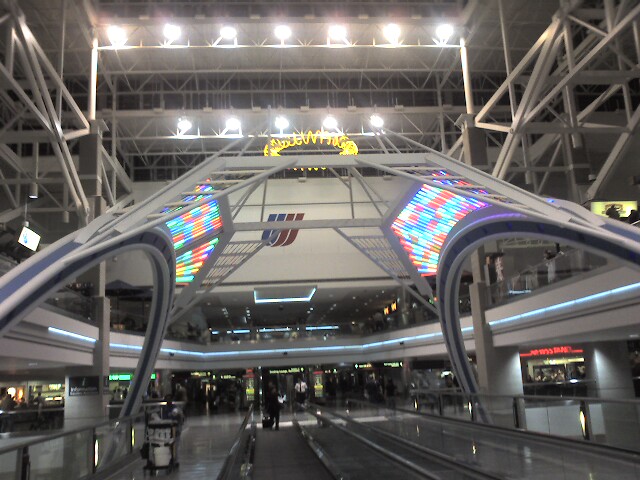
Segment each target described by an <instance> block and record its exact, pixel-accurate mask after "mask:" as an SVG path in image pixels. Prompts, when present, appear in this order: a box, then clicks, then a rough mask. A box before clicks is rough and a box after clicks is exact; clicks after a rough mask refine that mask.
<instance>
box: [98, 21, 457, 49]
mask: <svg viewBox="0 0 640 480" xmlns="http://www.w3.org/2000/svg"><path fill="white" fill-rule="evenodd" d="M382 33H383V35H384V37H385V38H386V39H387V41H388V42H389V44H390V45H400V36H401V35H402V29H401V28H400V26H399V25H398V24H396V23H389V24H387V25H385V26H384V27H383V29H382ZM453 33H454V29H453V27H452V26H451V25H449V24H447V23H445V24H441V25H438V27H436V29H435V34H436V38H434V42H435V43H436V44H439V45H443V44H446V43H447V42H448V40H449V38H451V36H452V35H453ZM163 34H164V37H165V40H166V45H171V44H172V43H173V42H175V41H177V40H178V39H179V38H180V36H181V35H182V29H181V28H180V26H179V25H175V24H171V23H167V24H166V25H165V26H164V29H163ZM273 34H274V36H275V37H276V38H277V39H278V40H280V42H281V43H283V44H284V42H285V41H286V40H288V39H289V38H291V35H292V34H293V31H292V30H291V27H289V26H288V25H284V24H283V25H277V26H276V27H275V28H274V30H273ZM107 36H108V38H109V41H110V42H111V45H112V46H113V47H115V48H122V47H124V46H125V45H126V43H127V40H128V37H127V32H126V31H125V30H124V28H122V27H120V26H118V25H110V26H109V27H108V28H107ZM237 36H238V31H237V30H236V28H235V27H233V26H231V25H224V26H223V27H222V28H221V29H220V38H219V39H218V41H217V42H219V41H220V40H227V41H234V43H235V42H237ZM331 41H333V42H339V43H344V44H346V45H349V44H350V43H349V41H348V40H347V28H346V27H345V26H344V25H331V26H329V28H328V30H327V42H331ZM217 42H216V43H217Z"/></svg>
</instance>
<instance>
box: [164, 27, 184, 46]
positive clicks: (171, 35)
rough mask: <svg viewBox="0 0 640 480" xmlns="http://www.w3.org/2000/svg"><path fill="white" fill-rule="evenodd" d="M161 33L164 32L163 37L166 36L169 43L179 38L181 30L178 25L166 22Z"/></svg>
mask: <svg viewBox="0 0 640 480" xmlns="http://www.w3.org/2000/svg"><path fill="white" fill-rule="evenodd" d="M162 33H163V34H164V38H166V39H167V41H168V42H169V43H172V42H175V41H176V40H178V39H179V38H180V34H181V33H182V30H181V29H180V27H179V26H178V25H172V24H171V23H167V24H166V25H165V26H164V30H162Z"/></svg>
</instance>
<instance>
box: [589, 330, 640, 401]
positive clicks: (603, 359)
mask: <svg viewBox="0 0 640 480" xmlns="http://www.w3.org/2000/svg"><path fill="white" fill-rule="evenodd" d="M584 362H585V366H586V371H587V379H589V380H595V382H596V383H595V386H594V387H592V388H590V389H589V396H590V397H592V396H593V397H599V398H615V399H622V398H635V392H634V389H633V380H632V378H631V366H630V364H629V352H628V348H627V343H626V342H624V341H618V342H598V343H592V344H589V345H588V346H586V347H585V356H584Z"/></svg>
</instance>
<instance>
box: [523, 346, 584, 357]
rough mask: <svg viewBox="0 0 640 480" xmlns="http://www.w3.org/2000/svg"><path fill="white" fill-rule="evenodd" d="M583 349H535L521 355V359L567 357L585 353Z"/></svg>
mask: <svg viewBox="0 0 640 480" xmlns="http://www.w3.org/2000/svg"><path fill="white" fill-rule="evenodd" d="M583 352H584V350H583V349H581V348H573V347H572V346H571V345H561V346H558V347H542V348H534V349H531V350H529V351H528V352H526V353H521V354H520V357H522V358H526V357H548V356H549V355H566V354H571V353H583Z"/></svg>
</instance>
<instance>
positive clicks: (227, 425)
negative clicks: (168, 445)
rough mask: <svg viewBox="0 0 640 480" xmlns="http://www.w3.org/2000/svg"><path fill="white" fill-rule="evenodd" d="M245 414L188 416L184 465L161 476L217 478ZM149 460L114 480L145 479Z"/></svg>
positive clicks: (195, 479)
mask: <svg viewBox="0 0 640 480" xmlns="http://www.w3.org/2000/svg"><path fill="white" fill-rule="evenodd" d="M245 413H246V412H240V413H222V414H216V415H204V416H193V417H188V418H187V419H186V421H185V424H184V428H183V431H182V437H181V442H180V447H179V451H178V456H179V462H180V467H179V468H177V469H175V470H174V471H173V472H171V473H169V474H166V473H165V472H164V471H163V470H159V471H158V476H163V477H164V478H167V479H171V480H181V479H190V480H198V479H204V478H206V479H211V478H216V477H217V475H218V473H219V472H220V469H221V468H222V465H223V464H224V461H225V459H226V457H227V454H228V453H229V449H230V448H231V446H232V445H233V442H234V440H235V438H236V436H237V434H238V429H239V428H240V425H241V424H242V420H243V419H244V415H245ZM145 463H146V461H143V460H140V461H138V462H136V463H135V464H134V465H131V466H130V467H129V468H127V469H126V470H125V471H122V472H119V473H118V474H117V475H115V476H113V477H111V478H112V479H113V480H140V479H142V478H145V471H144V469H143V467H144V465H145ZM146 476H147V477H148V476H149V472H146Z"/></svg>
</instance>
